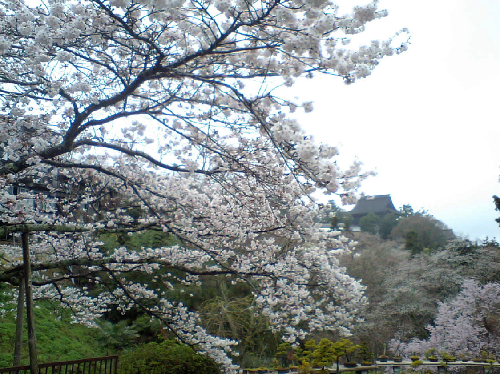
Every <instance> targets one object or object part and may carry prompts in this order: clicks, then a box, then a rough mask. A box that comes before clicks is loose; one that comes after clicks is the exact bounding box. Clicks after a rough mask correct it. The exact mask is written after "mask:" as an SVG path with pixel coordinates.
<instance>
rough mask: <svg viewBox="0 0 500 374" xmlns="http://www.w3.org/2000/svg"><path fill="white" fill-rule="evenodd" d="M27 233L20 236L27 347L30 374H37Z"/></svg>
mask: <svg viewBox="0 0 500 374" xmlns="http://www.w3.org/2000/svg"><path fill="white" fill-rule="evenodd" d="M28 236H29V233H28V232H27V231H24V232H23V233H22V234H21V241H22V244H23V261H24V283H25V287H26V314H27V317H28V318H27V319H28V345H29V356H30V369H31V374H39V372H38V353H37V349H36V333H35V315H34V312H33V307H34V305H33V289H32V284H31V261H30V248H29V242H28Z"/></svg>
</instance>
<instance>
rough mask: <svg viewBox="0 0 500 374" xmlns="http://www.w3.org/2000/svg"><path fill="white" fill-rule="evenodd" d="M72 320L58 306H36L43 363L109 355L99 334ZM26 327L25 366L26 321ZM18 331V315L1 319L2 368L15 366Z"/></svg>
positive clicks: (25, 353) (25, 360) (11, 313)
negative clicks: (16, 332)
mask: <svg viewBox="0 0 500 374" xmlns="http://www.w3.org/2000/svg"><path fill="white" fill-rule="evenodd" d="M0 316H1V314H0ZM70 317H71V312H70V311H69V310H65V309H63V308H61V306H60V305H58V304H54V303H49V302H47V301H38V302H37V303H36V308H35V321H36V325H35V326H36V335H37V339H38V342H37V343H38V353H39V355H38V360H39V362H40V363H44V362H52V361H68V360H77V359H81V358H88V357H99V356H104V355H106V352H105V351H104V350H103V349H102V347H101V346H100V345H99V344H98V342H97V331H96V330H95V329H89V328H87V327H85V326H82V325H79V324H74V323H71V320H70ZM24 326H25V328H24V330H25V333H24V337H23V351H22V355H21V364H22V365H26V364H28V343H27V340H28V337H27V333H26V321H25V323H24ZM15 331H16V316H15V311H9V312H7V313H6V314H5V316H3V317H0V337H1V339H0V367H10V366H12V361H13V354H14V339H15Z"/></svg>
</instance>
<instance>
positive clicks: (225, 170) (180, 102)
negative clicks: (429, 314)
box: [0, 0, 407, 371]
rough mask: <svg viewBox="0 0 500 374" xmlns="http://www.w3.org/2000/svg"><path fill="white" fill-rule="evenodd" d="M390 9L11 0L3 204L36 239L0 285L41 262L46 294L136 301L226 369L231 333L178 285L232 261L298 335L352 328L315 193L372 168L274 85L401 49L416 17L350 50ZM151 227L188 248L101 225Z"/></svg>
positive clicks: (5, 43) (224, 271)
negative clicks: (108, 237) (117, 243)
mask: <svg viewBox="0 0 500 374" xmlns="http://www.w3.org/2000/svg"><path fill="white" fill-rule="evenodd" d="M386 14H387V12H385V11H381V10H378V9H377V1H373V2H372V3H370V4H368V5H365V6H357V7H355V8H354V9H353V11H352V12H351V13H349V14H342V13H340V12H339V8H338V6H337V5H336V4H335V3H333V2H332V1H326V0H315V1H305V0H267V1H253V0H234V1H229V0H170V1H165V0H163V1H161V0H160V1H159V0H155V1H151V0H137V1H134V0H110V1H107V0H86V1H78V2H74V1H69V0H68V1H66V0H46V1H43V2H40V3H39V4H38V5H36V4H35V5H33V2H30V3H24V2H23V1H21V0H8V1H0V15H1V16H0V55H1V58H0V92H1V94H2V96H1V98H0V154H1V160H0V187H1V192H0V212H1V213H0V214H1V215H0V220H1V222H2V235H9V234H16V233H22V237H23V249H24V254H25V258H24V261H18V260H13V261H11V262H9V263H8V264H7V265H6V266H4V267H2V268H1V269H0V282H9V283H11V284H13V285H19V284H20V282H21V279H22V278H23V277H22V276H21V275H20V274H21V273H22V271H23V270H27V269H32V270H33V271H34V272H35V276H34V277H33V280H32V283H30V284H27V286H28V288H31V286H33V287H34V292H35V296H38V297H49V298H54V299H58V300H60V301H61V302H62V303H63V304H65V305H68V306H70V307H72V308H73V310H74V313H75V318H76V319H77V320H78V321H81V322H85V323H87V324H89V325H91V324H93V321H94V319H95V318H96V317H98V316H100V315H102V314H103V313H104V312H106V311H107V310H109V308H110V306H114V307H116V308H118V309H120V310H122V311H126V310H128V309H130V308H133V307H136V308H139V309H141V310H142V311H143V312H144V313H147V314H149V315H150V316H151V317H154V318H156V319H159V320H160V321H162V322H163V324H164V325H165V328H167V329H169V330H170V331H171V333H173V334H175V335H176V336H177V337H178V338H179V339H181V340H183V341H185V342H187V343H189V344H191V345H194V346H196V347H197V348H199V349H200V350H202V351H204V352H207V353H209V354H211V355H212V356H213V357H215V358H216V359H217V360H218V361H219V362H221V363H224V364H227V365H230V360H229V359H228V358H227V353H228V352H229V351H231V346H232V345H233V344H234V342H232V341H229V340H227V339H221V338H218V337H216V336H210V335H209V334H207V333H206V331H205V330H204V329H203V328H202V327H201V325H200V323H199V315H198V314H197V313H196V312H195V311H193V310H190V309H189V308H187V307H186V306H185V305H184V304H183V303H181V302H179V301H178V300H174V299H169V298H168V297H167V295H168V290H169V289H172V288H179V287H183V286H188V285H189V286H197V285H200V284H201V283H202V282H203V280H204V279H206V277H213V276H219V277H225V278H227V279H228V281H229V282H232V283H245V284H247V285H248V287H249V288H250V289H251V293H252V295H253V297H254V303H255V306H256V308H257V309H258V310H260V311H261V312H262V313H264V315H266V316H267V317H268V318H269V321H270V323H271V324H272V326H274V329H275V330H276V331H280V332H281V333H282V334H283V336H284V337H285V338H286V339H288V340H290V341H292V340H294V339H296V338H303V337H304V336H305V334H306V333H307V331H311V330H318V329H325V328H326V329H334V330H339V331H340V332H341V333H344V334H346V333H348V331H349V329H350V328H351V326H352V325H353V323H354V322H355V321H356V310H357V308H358V307H359V305H360V304H363V303H364V297H363V295H362V287H361V286H360V284H359V283H357V282H356V281H355V280H354V279H352V278H351V277H349V276H348V275H346V274H345V273H344V271H343V269H342V268H341V267H340V266H339V264H338V260H337V255H338V254H339V253H341V252H343V251H345V250H348V249H349V245H348V241H347V239H345V238H343V237H342V236H341V235H340V233H338V232H330V233H324V232H321V231H319V230H317V229H316V226H315V225H314V219H315V213H314V212H315V210H314V209H312V208H313V206H314V201H313V199H312V198H311V197H310V196H311V194H312V193H313V192H315V191H317V190H323V191H326V192H327V193H331V194H337V195H339V196H341V197H342V199H343V201H344V202H352V201H353V199H355V197H356V194H355V192H356V189H357V187H358V186H359V183H360V182H361V181H362V180H363V179H364V178H365V177H366V176H367V175H368V174H369V173H362V172H361V165H360V164H359V163H355V164H353V166H352V167H350V168H348V169H347V170H340V169H339V168H338V167H337V165H336V163H335V156H336V155H337V149H335V148H334V147H330V146H328V145H326V144H317V143H315V141H314V139H313V138H312V137H310V136H308V135H307V134H306V133H305V131H304V130H303V129H302V128H301V127H300V125H299V124H298V123H297V121H296V120H294V118H293V113H294V112H295V111H296V110H297V109H298V108H300V107H303V109H304V110H306V111H310V110H312V105H311V103H308V102H305V103H296V102H291V101H289V100H285V99H282V98H280V97H279V96H277V95H275V93H274V92H275V91H274V89H275V88H276V87H277V86H279V85H285V86H292V85H293V84H294V82H295V80H296V79H298V78H300V77H313V76H315V75H318V74H330V75H336V76H339V77H340V78H341V79H343V80H344V81H345V82H346V83H353V82H354V81H355V80H356V79H360V78H364V77H366V76H368V75H369V74H370V73H371V71H372V70H373V68H374V67H375V66H376V65H377V64H378V63H379V61H380V60H381V59H382V58H383V57H385V56H390V55H394V54H398V53H400V52H403V51H404V50H406V48H407V41H402V42H398V43H396V39H398V38H400V37H401V36H403V35H404V34H405V33H406V30H402V32H399V33H397V34H396V36H397V38H396V39H389V40H386V41H383V42H379V41H373V42H372V43H371V44H370V45H369V46H361V47H358V48H348V42H349V40H350V38H352V37H355V35H356V34H359V33H361V32H363V31H365V25H366V24H367V23H368V22H370V21H373V20H376V19H378V18H382V17H384V16H386ZM398 40H399V39H398ZM14 189H17V191H18V193H17V194H15V193H14V192H13V191H14ZM144 230H159V231H162V232H164V233H168V234H169V235H171V236H172V237H173V238H175V240H176V244H175V245H172V246H168V247H158V248H142V249H140V250H130V249H127V248H126V247H121V248H117V249H116V250H113V251H109V250H105V249H104V246H103V245H102V243H101V242H100V241H99V236H100V235H102V234H103V233H112V232H114V233H129V234H133V233H134V232H141V231H144ZM11 249H12V248H11ZM29 255H31V259H30V257H29ZM26 256H28V257H26ZM30 261H32V266H29V263H30ZM25 265H26V266H25ZM134 274H141V275H142V276H143V277H149V278H148V280H147V281H146V280H145V278H140V279H142V280H141V281H137V280H136V279H137V277H135V278H134V277H133V275H134ZM28 278H30V279H31V275H30V274H25V275H24V279H25V281H26V282H28V281H29V280H28ZM77 278H81V279H85V280H86V281H87V283H88V284H92V285H93V286H92V287H87V288H81V287H80V288H79V287H76V286H75V282H73V280H75V279H77ZM28 283H29V282H28ZM91 288H93V289H91ZM96 290H98V291H99V292H96ZM27 292H28V291H27ZM35 371H36V370H35Z"/></svg>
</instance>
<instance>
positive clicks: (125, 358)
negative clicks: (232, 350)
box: [118, 340, 220, 374]
mask: <svg viewBox="0 0 500 374" xmlns="http://www.w3.org/2000/svg"><path fill="white" fill-rule="evenodd" d="M118 372H119V374H137V373H140V374H171V373H175V374H218V373H220V370H219V367H218V365H217V364H215V363H214V362H213V361H212V360H211V359H209V358H207V357H206V356H203V355H200V354H197V353H196V352H195V351H194V350H193V349H192V348H191V347H189V346H187V345H184V344H181V343H178V342H176V341H174V340H166V341H164V342H162V343H155V342H152V343H148V344H145V345H143V346H141V347H139V348H136V349H134V350H131V351H130V352H128V353H126V354H124V355H122V356H120V365H119V366H118Z"/></svg>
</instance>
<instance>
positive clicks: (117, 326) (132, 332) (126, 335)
mask: <svg viewBox="0 0 500 374" xmlns="http://www.w3.org/2000/svg"><path fill="white" fill-rule="evenodd" d="M98 326H99V336H98V340H99V342H100V343H101V344H102V345H103V347H108V348H109V349H111V350H112V351H117V350H121V349H124V348H126V347H130V346H132V345H134V344H135V343H136V342H137V339H138V338H139V333H138V332H137V330H136V329H135V328H134V326H129V325H128V322H127V321H125V320H124V321H120V322H118V323H112V322H109V321H99V322H98Z"/></svg>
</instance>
